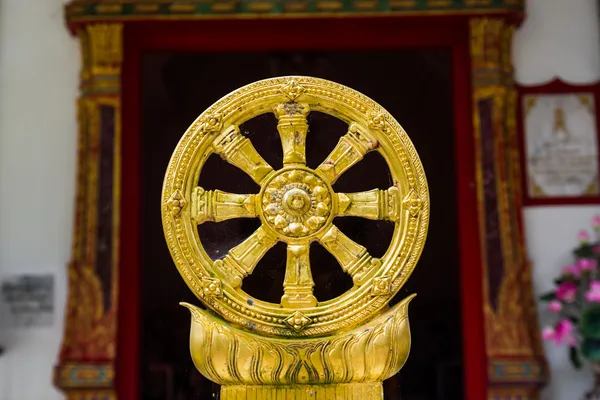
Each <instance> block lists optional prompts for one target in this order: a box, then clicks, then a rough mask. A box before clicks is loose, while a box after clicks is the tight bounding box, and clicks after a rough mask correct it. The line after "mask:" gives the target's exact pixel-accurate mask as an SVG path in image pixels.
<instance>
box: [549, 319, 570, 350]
mask: <svg viewBox="0 0 600 400" xmlns="http://www.w3.org/2000/svg"><path fill="white" fill-rule="evenodd" d="M542 338H543V339H544V340H554V342H555V343H556V345H557V346H559V345H561V344H563V343H567V344H568V345H569V346H575V337H573V324H572V323H571V321H569V320H568V319H563V320H561V321H560V322H559V323H558V324H556V326H555V327H554V328H550V327H546V328H544V329H543V330H542Z"/></svg>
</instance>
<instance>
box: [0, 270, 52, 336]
mask: <svg viewBox="0 0 600 400" xmlns="http://www.w3.org/2000/svg"><path fill="white" fill-rule="evenodd" d="M0 307H1V308H2V313H1V315H2V326H4V327H7V328H22V327H45V326H52V323H53V314H54V276H53V275H18V276H10V277H4V278H2V281H1V284H0Z"/></svg>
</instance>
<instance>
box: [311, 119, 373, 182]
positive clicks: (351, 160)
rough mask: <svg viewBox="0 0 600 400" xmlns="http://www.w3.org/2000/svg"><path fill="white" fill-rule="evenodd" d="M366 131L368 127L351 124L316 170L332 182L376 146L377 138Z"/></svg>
mask: <svg viewBox="0 0 600 400" xmlns="http://www.w3.org/2000/svg"><path fill="white" fill-rule="evenodd" d="M368 132H369V131H368V129H366V128H364V127H362V126H360V125H358V124H356V123H353V124H351V125H350V127H349V128H348V133H346V134H345V135H344V136H342V137H341V138H340V141H339V142H338V144H337V146H335V148H334V149H333V151H332V152H331V154H329V156H328V157H327V158H326V159H325V161H323V163H321V165H319V167H318V168H317V170H319V171H321V172H322V173H323V174H324V175H325V176H326V177H327V178H328V179H329V182H330V183H332V184H333V183H334V182H335V181H336V180H337V178H339V177H340V175H342V174H343V173H344V172H345V171H346V170H347V169H348V168H350V167H351V166H353V165H354V164H356V163H357V162H359V161H360V160H362V158H363V157H364V155H365V154H367V152H369V151H371V150H373V149H375V148H376V147H377V145H378V144H377V140H376V139H375V138H373V137H372V136H371V135H370V134H369V133H368Z"/></svg>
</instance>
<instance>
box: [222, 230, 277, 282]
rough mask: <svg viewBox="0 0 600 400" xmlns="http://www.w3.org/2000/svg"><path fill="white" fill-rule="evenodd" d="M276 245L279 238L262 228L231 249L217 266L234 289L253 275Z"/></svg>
mask: <svg viewBox="0 0 600 400" xmlns="http://www.w3.org/2000/svg"><path fill="white" fill-rule="evenodd" d="M275 243H277V238H275V237H273V236H271V235H270V234H269V233H268V232H267V231H266V230H265V229H263V227H262V226H261V227H259V228H258V229H257V230H256V231H255V232H254V233H253V234H252V235H250V236H249V237H248V238H247V239H246V240H244V241H243V242H242V243H240V244H238V245H237V246H235V247H234V248H233V249H231V250H230V251H229V253H228V254H227V255H226V256H225V257H224V258H223V259H221V260H217V261H215V265H216V266H217V267H218V268H220V269H222V270H224V271H225V272H226V273H225V274H224V275H226V277H227V279H229V281H230V283H231V284H232V285H233V286H234V287H239V286H241V284H242V279H243V278H244V277H245V276H248V275H250V274H251V273H252V271H253V270H254V268H255V267H256V264H258V262H259V261H260V259H261V258H262V257H263V256H264V255H265V253H266V252H267V251H269V249H270V248H271V247H273V246H274V245H275Z"/></svg>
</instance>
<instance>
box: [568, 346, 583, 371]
mask: <svg viewBox="0 0 600 400" xmlns="http://www.w3.org/2000/svg"><path fill="white" fill-rule="evenodd" d="M569 358H570V359H571V364H573V366H574V367H575V368H576V369H580V368H581V357H579V352H578V351H577V347H574V346H573V347H569Z"/></svg>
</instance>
